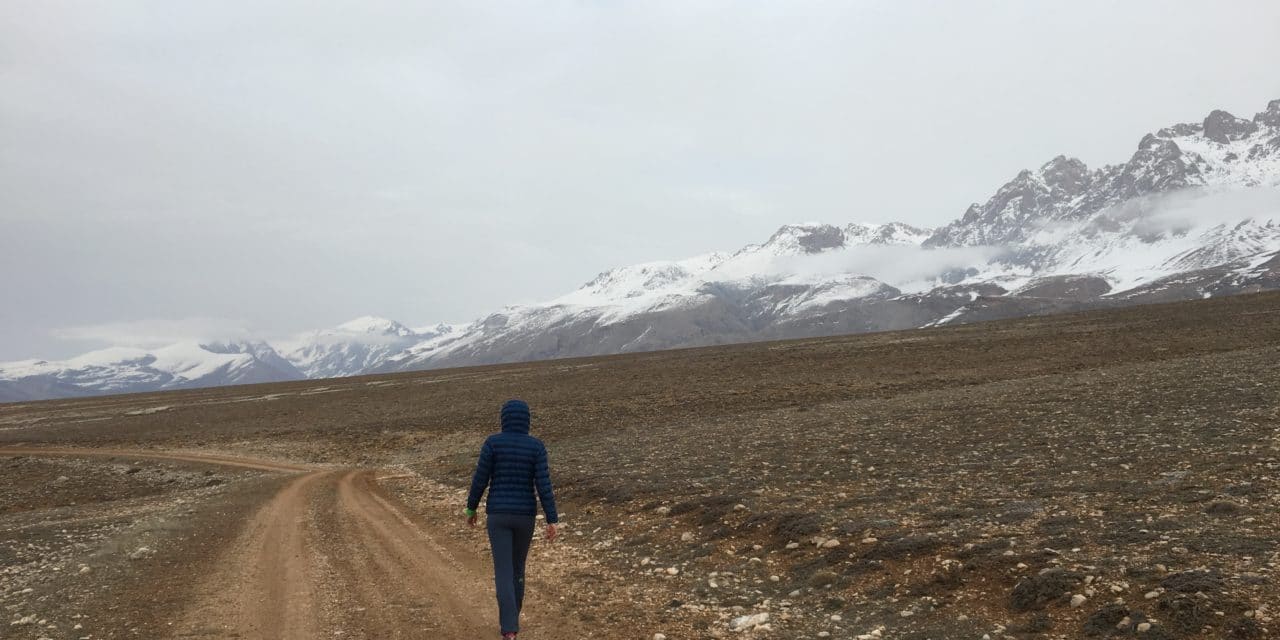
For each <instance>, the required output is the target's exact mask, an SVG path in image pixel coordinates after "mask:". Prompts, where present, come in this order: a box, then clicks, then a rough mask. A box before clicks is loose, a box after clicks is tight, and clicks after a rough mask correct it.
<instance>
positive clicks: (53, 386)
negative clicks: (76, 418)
mask: <svg viewBox="0 0 1280 640" xmlns="http://www.w3.org/2000/svg"><path fill="white" fill-rule="evenodd" d="M305 378H306V376H305V375H303V373H302V372H301V371H299V370H298V369H297V368H296V367H294V366H293V365H292V364H291V363H290V362H289V361H287V360H285V359H284V358H282V357H280V355H279V354H277V353H276V351H275V349H273V348H272V347H271V346H270V345H268V344H266V343H264V342H249V341H240V342H206V343H195V342H184V343H178V344H172V345H169V346H166V347H162V348H160V349H153V350H149V351H148V350H143V349H136V348H129V347H113V348H109V349H102V350H100V351H92V352H90V353H86V354H84V355H81V356H78V357H75V358H71V359H69V360H63V361H60V362H50V361H46V360H23V361H18V362H7V363H3V364H0V401H15V400H36V399H44V398H63V397H72V396H82V395H103V394H113V393H136V392H142V391H159V390H163V389H191V388H196V387H216V386H223V385H231V384H252V383H256V382H279V381H284V380H302V379H305Z"/></svg>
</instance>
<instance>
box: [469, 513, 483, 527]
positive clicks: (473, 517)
mask: <svg viewBox="0 0 1280 640" xmlns="http://www.w3.org/2000/svg"><path fill="white" fill-rule="evenodd" d="M479 515H480V514H478V513H473V514H471V515H469V516H467V526H468V527H474V526H476V518H477V517H479Z"/></svg>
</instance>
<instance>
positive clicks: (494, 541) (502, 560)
mask: <svg viewBox="0 0 1280 640" xmlns="http://www.w3.org/2000/svg"><path fill="white" fill-rule="evenodd" d="M533 523H534V517H533V516H517V515H511V514H507V513H491V514H489V515H488V517H487V523H486V528H488V530H489V546H490V547H492V548H493V582H494V586H495V587H496V588H497V591H498V621H499V623H500V624H501V625H502V633H515V632H518V631H520V607H521V606H522V605H523V604H524V561H525V559H526V558H528V557H529V543H531V542H533Z"/></svg>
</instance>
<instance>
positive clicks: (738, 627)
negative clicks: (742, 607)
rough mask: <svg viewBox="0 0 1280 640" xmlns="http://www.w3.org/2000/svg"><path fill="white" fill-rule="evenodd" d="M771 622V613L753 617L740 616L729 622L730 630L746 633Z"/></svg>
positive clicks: (758, 614) (753, 615) (757, 614)
mask: <svg viewBox="0 0 1280 640" xmlns="http://www.w3.org/2000/svg"><path fill="white" fill-rule="evenodd" d="M768 621H769V613H768V612H763V613H756V614H752V615H745V616H738V617H737V618H734V619H733V620H731V621H729V628H730V629H732V630H734V631H745V630H747V629H751V628H753V627H756V626H759V625H762V624H764V623H766V622H768Z"/></svg>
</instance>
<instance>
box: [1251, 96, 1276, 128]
mask: <svg viewBox="0 0 1280 640" xmlns="http://www.w3.org/2000/svg"><path fill="white" fill-rule="evenodd" d="M1253 121H1254V122H1256V123H1258V124H1259V125H1261V126H1264V127H1280V99H1277V100H1272V101H1271V102H1268V103H1267V108H1266V109H1265V110H1263V111H1259V112H1258V113H1257V114H1255V115H1254V116H1253Z"/></svg>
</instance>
